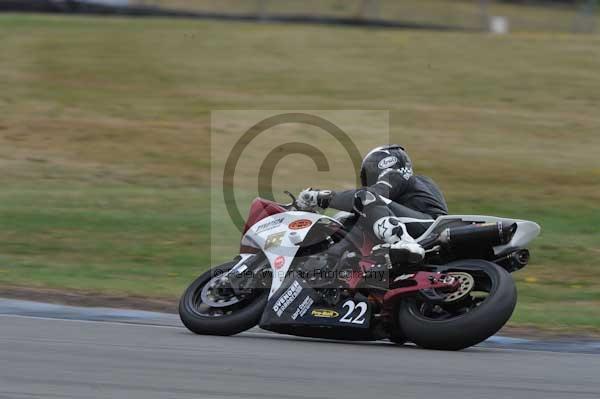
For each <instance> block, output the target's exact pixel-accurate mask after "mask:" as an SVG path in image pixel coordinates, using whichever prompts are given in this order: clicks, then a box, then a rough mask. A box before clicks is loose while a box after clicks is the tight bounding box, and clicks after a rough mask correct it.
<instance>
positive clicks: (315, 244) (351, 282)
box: [179, 192, 540, 350]
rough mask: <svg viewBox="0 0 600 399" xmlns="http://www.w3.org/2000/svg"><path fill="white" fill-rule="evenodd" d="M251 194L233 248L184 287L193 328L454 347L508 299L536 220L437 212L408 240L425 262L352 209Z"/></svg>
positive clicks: (487, 329)
mask: <svg viewBox="0 0 600 399" xmlns="http://www.w3.org/2000/svg"><path fill="white" fill-rule="evenodd" d="M286 193H287V194H288V195H289V196H290V197H291V199H292V201H291V203H289V204H279V203H276V202H273V201H269V200H265V199H261V198H256V199H255V200H254V201H253V202H252V204H251V207H250V213H249V217H248V219H247V221H246V224H245V226H244V230H243V237H242V240H241V245H240V254H239V255H238V256H237V257H236V258H235V259H233V260H232V261H231V262H227V263H225V264H222V265H220V266H217V267H214V268H212V269H211V270H208V271H207V272H205V273H204V274H202V275H201V276H200V277H198V278H197V279H196V280H195V281H194V282H193V283H192V284H191V285H190V286H189V287H188V288H187V290H186V291H185V293H184V294H183V296H182V298H181V301H180V304H179V314H180V317H181V320H182V322H183V324H184V325H185V326H186V327H187V328H188V329H189V330H191V331H192V332H194V333H197V334H211V335H234V334H237V333H240V332H243V331H246V330H248V329H250V328H252V327H254V326H256V325H259V326H260V327H261V328H262V329H265V330H270V331H273V332H277V333H282V334H291V335H296V336H305V337H316V338H328V339H339V340H361V341H363V340H381V339H389V340H390V341H392V342H394V343H398V344H403V343H405V342H407V341H408V342H413V343H414V344H416V345H418V346H420V347H423V348H428V349H439V350H460V349H464V348H467V347H470V346H473V345H476V344H478V343H480V342H482V341H484V340H485V339H487V338H488V337H490V336H492V335H493V334H495V333H496V332H498V331H499V330H500V329H501V328H502V327H503V326H504V324H505V323H506V322H507V321H508V320H509V318H510V317H511V315H512V313H513V310H514V308H515V305H516V301H517V291H516V286H515V283H514V281H513V279H512V277H511V275H510V273H512V272H515V271H517V270H519V269H521V268H523V267H524V266H526V265H527V263H528V261H529V251H528V249H527V248H526V246H527V244H528V243H529V242H531V241H532V240H533V239H534V238H535V237H536V236H537V235H538V234H539V232H540V226H539V225H538V224H536V223H534V222H530V221H526V220H517V219H507V218H498V217H493V216H477V215H449V216H442V217H439V218H437V219H436V220H435V222H434V223H433V224H432V225H431V226H429V227H428V228H427V230H426V231H425V232H424V233H423V234H422V235H421V236H420V237H418V238H416V241H417V242H418V243H419V244H420V245H421V246H422V247H423V248H424V249H425V258H424V260H423V261H422V262H419V263H418V264H413V263H410V262H408V261H403V260H402V259H397V257H391V256H390V252H389V251H388V250H387V248H386V245H381V244H380V245H374V243H373V242H372V241H371V240H370V239H369V236H368V235H367V234H365V233H364V232H363V231H362V230H361V229H360V228H359V226H358V225H357V217H356V215H354V214H352V213H348V212H339V213H338V214H336V215H334V216H333V217H329V216H326V215H324V214H321V213H319V212H318V211H317V210H309V211H306V210H299V207H298V206H297V203H296V199H295V198H294V196H293V195H292V194H290V193H289V192H286Z"/></svg>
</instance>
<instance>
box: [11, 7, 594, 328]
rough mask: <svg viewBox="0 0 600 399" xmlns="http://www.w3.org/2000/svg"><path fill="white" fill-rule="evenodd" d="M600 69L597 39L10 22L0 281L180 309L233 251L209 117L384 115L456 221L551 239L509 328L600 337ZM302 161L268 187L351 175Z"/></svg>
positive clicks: (247, 188) (542, 242) (365, 141)
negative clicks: (490, 218)
mask: <svg viewBox="0 0 600 399" xmlns="http://www.w3.org/2000/svg"><path fill="white" fill-rule="evenodd" d="M599 68H600V39H598V38H596V37H593V36H577V35H544V34H515V35H509V36H505V37H492V36H488V35H479V34H458V33H430V32H416V31H388V30H376V29H353V28H328V27H314V26H285V25H277V24H268V25H262V24H244V23H217V22H196V21H186V20H177V21H171V20H165V19H155V20H154V19H144V20H142V19H125V18H114V19H111V18H108V19H100V18H98V19H96V18H84V17H73V18H66V17H57V16H40V15H29V16H23V15H10V14H4V15H1V16H0V171H1V173H0V284H2V285H16V286H33V287H52V288H60V289H65V290H79V291H86V292H88V291H92V292H100V293H109V294H110V293H114V294H119V295H121V294H132V295H147V296H158V297H170V298H175V297H176V296H177V295H178V294H179V293H180V292H181V290H182V289H183V288H184V287H185V285H186V284H187V283H189V282H190V281H191V279H192V278H193V277H194V276H196V275H197V274H198V273H200V272H201V271H203V270H205V269H206V268H207V267H208V266H209V263H210V260H211V254H210V251H211V247H212V249H213V254H212V255H213V258H214V260H219V259H224V258H226V257H228V256H229V255H230V254H232V253H234V252H235V250H236V246H237V235H236V234H234V232H231V234H232V236H229V235H223V236H221V235H219V236H214V237H212V240H211V237H210V235H209V226H210V217H211V210H210V208H209V207H208V202H209V198H210V188H211V178H210V172H209V166H210V159H209V157H208V156H207V154H208V153H209V151H210V140H209V130H210V119H209V112H210V111H211V110H215V109H389V110H390V113H391V134H392V137H393V139H394V141H398V142H401V143H403V144H404V145H405V146H406V147H407V148H408V149H409V150H410V153H411V155H412V157H413V160H414V161H415V164H416V165H415V167H416V170H417V172H418V173H423V174H428V175H430V176H432V177H433V178H434V179H435V180H436V181H438V183H439V184H440V185H441V187H442V188H443V189H444V191H445V193H446V194H447V199H448V202H449V203H450V207H451V211H452V212H453V213H480V214H495V215H500V216H511V217H519V218H525V219H531V220H535V221H537V222H539V223H540V224H541V225H542V228H543V232H542V235H541V237H540V238H539V239H538V240H537V241H536V242H535V243H534V245H533V247H532V255H533V258H532V263H531V265H530V266H528V267H527V268H526V269H524V270H523V271H522V272H519V273H517V274H516V275H515V277H516V279H517V281H518V284H519V289H520V290H519V293H520V302H519V307H518V309H517V312H516V314H515V317H514V318H513V321H512V323H513V324H518V325H526V324H534V325H537V326H542V327H544V328H560V329H592V330H595V331H599V330H600V306H599V305H600V262H599V261H598V257H599V255H600V243H599V242H600V227H599V226H600V212H599V211H598V205H597V204H598V201H600V184H599V183H598V182H599V181H600V159H599V158H598V153H599V150H600V136H599V135H598V132H599V131H600V116H599V114H598V109H600V75H599V74H598V73H597V71H598V70H599ZM358 126H360V125H358ZM222 133H223V135H222V136H218V137H217V139H219V140H220V139H221V137H226V136H227V131H224V132H222ZM286 134H290V135H292V136H294V135H295V137H297V138H298V139H299V141H301V140H302V139H306V140H316V141H315V142H316V143H317V144H318V143H319V142H320V141H321V139H319V138H318V136H315V135H314V134H313V133H311V132H308V131H307V132H304V131H297V130H293V129H291V130H284V131H282V135H286ZM315 137H316V138H315ZM380 140H381V139H380V137H379V136H378V135H377V134H375V133H374V132H372V131H369V130H364V131H362V132H361V140H360V141H361V143H360V144H361V148H364V147H365V146H368V145H376V144H379V143H380ZM321 143H322V144H323V143H324V142H321ZM333 151H339V150H335V149H333ZM263 155H264V154H261V153H258V152H257V153H255V154H251V156H253V157H255V158H256V159H260V157H261V156H263ZM334 155H335V152H334ZM303 165H304V163H303V162H302V160H298V159H291V160H289V162H285V163H280V164H279V166H280V168H279V169H278V171H277V173H278V174H277V176H278V177H277V178H278V179H279V180H278V182H279V183H278V187H280V186H281V187H282V188H287V189H290V190H291V191H298V190H300V189H301V188H302V187H303V186H305V185H308V184H313V185H315V186H319V187H334V188H338V187H347V186H348V185H349V184H350V183H351V182H352V180H353V177H352V176H350V175H348V176H325V175H324V176H320V175H319V178H318V179H317V180H318V181H315V179H314V178H313V177H312V176H310V175H309V174H308V173H307V174H306V176H297V171H298V170H302V169H300V168H302V167H303ZM239 174H240V175H239V176H240V181H241V182H242V183H241V187H240V190H241V191H242V194H243V197H244V198H245V199H247V198H249V197H250V196H251V195H252V193H251V191H252V188H253V186H252V184H251V182H253V181H254V180H252V178H253V177H254V176H255V174H256V172H255V170H254V169H252V168H247V169H245V170H241V171H239ZM300 175H303V173H301V174H300ZM292 179H293V180H292ZM217 210H218V208H214V209H213V213H212V217H214V218H215V219H216V220H217V221H219V220H222V219H224V218H225V215H223V214H222V213H219V212H217ZM230 231H231V230H230ZM211 244H212V245H211Z"/></svg>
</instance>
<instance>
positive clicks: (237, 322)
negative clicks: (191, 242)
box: [179, 262, 269, 335]
mask: <svg viewBox="0 0 600 399" xmlns="http://www.w3.org/2000/svg"><path fill="white" fill-rule="evenodd" d="M235 264H236V262H228V263H225V264H223V265H221V266H217V267H215V268H213V269H210V270H208V271H207V272H205V273H204V274H202V275H201V276H200V277H198V278H197V279H196V280H195V281H194V282H193V283H192V284H191V285H190V286H189V287H188V288H187V289H186V291H185V293H184V294H183V296H182V297H181V300H180V302H179V317H180V318H181V321H182V322H183V324H184V325H185V326H186V327H187V328H188V329H189V330H190V331H192V332H194V333H196V334H204V335H235V334H238V333H241V332H243V331H246V330H248V329H250V328H252V327H254V326H256V325H257V324H258V322H259V320H260V317H261V315H262V313H263V310H264V308H265V306H266V304H267V299H268V294H269V290H268V289H259V291H260V292H259V293H258V294H257V295H256V296H254V297H252V298H248V299H246V300H244V301H243V302H242V303H239V304H238V305H237V306H235V308H234V309H233V310H229V311H228V313H225V314H222V315H218V316H208V315H206V314H204V313H202V312H201V311H200V310H199V306H198V304H199V295H200V292H201V290H202V288H203V287H204V286H205V285H206V284H207V283H208V282H209V281H211V279H212V278H213V277H215V276H216V275H220V274H222V273H224V272H227V271H229V270H230V269H231V268H232V267H233V266H235Z"/></svg>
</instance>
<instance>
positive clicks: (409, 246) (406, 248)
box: [373, 216, 425, 263]
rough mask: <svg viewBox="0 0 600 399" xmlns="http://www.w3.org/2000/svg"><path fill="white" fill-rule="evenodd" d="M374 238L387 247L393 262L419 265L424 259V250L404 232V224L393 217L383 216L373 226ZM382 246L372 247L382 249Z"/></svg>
mask: <svg viewBox="0 0 600 399" xmlns="http://www.w3.org/2000/svg"><path fill="white" fill-rule="evenodd" d="M373 232H374V233H375V236H376V237H377V238H379V239H380V240H382V241H384V242H385V243H386V244H388V245H389V253H390V256H391V257H392V260H393V261H395V262H396V261H397V262H402V263H419V262H421V261H422V260H423V258H425V250H424V249H423V247H422V246H420V245H419V244H418V243H417V242H416V241H415V239H414V238H412V237H411V236H410V234H408V232H407V231H406V226H405V225H404V223H402V222H400V219H398V218H397V217H395V216H385V217H382V218H380V219H378V220H377V221H376V222H375V224H373ZM388 245H382V246H377V247H379V248H377V247H374V248H373V249H374V250H375V249H376V248H377V249H378V250H379V249H382V248H383V247H388Z"/></svg>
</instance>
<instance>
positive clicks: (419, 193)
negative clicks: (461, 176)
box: [329, 165, 448, 238]
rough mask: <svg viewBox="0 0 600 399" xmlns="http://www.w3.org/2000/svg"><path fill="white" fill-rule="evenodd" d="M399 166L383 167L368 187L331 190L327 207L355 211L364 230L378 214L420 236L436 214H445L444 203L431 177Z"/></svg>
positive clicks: (367, 229)
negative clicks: (397, 220)
mask: <svg viewBox="0 0 600 399" xmlns="http://www.w3.org/2000/svg"><path fill="white" fill-rule="evenodd" d="M400 166H402V165H399V166H397V167H393V168H389V169H385V170H383V171H382V172H381V173H380V174H379V176H378V179H377V182H376V183H375V184H373V185H371V186H369V187H364V188H360V189H355V190H347V191H339V192H334V193H333V195H332V197H331V200H330V202H329V207H330V208H334V209H338V210H341V211H346V212H355V213H358V214H359V215H360V216H361V217H360V219H359V223H362V224H363V226H364V230H365V231H372V228H373V226H374V224H375V222H376V221H377V220H379V219H380V218H382V217H386V216H396V217H398V218H400V221H401V222H402V223H404V224H405V225H406V228H407V231H408V233H409V234H410V235H411V236H412V237H414V238H416V237H418V236H420V235H421V234H423V233H424V232H425V230H427V227H429V226H430V225H431V223H433V221H434V220H435V219H436V218H437V217H439V216H442V215H447V214H448V206H447V205H446V200H445V199H444V195H443V194H442V192H441V191H440V189H439V188H438V186H437V185H436V184H435V182H434V181H433V180H432V179H430V178H428V177H426V176H417V175H413V174H412V169H411V168H410V169H408V170H407V169H406V168H403V167H400Z"/></svg>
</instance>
